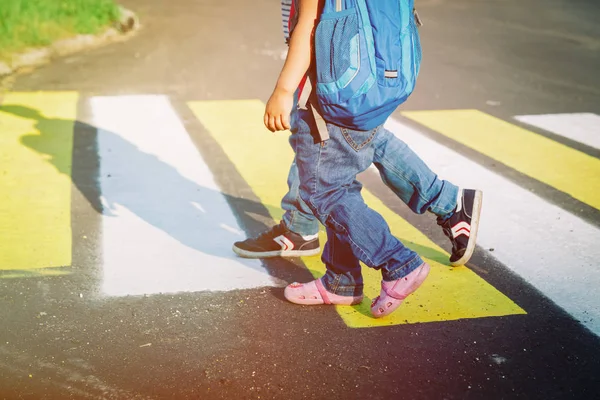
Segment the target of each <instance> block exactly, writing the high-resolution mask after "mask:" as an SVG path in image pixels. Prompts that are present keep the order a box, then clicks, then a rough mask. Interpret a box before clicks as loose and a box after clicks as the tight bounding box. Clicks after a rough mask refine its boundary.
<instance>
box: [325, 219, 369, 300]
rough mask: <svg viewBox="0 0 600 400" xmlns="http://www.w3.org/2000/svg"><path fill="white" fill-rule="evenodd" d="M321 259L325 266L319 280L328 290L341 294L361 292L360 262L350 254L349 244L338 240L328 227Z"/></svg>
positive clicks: (347, 294)
mask: <svg viewBox="0 0 600 400" xmlns="http://www.w3.org/2000/svg"><path fill="white" fill-rule="evenodd" d="M321 260H323V263H324V264H325V266H326V267H327V271H325V275H324V276H323V277H322V278H321V281H322V282H323V285H324V286H325V288H327V290H328V291H330V292H331V293H335V294H338V295H342V296H360V295H361V294H363V277H362V272H361V266H360V262H359V261H358V259H357V258H356V257H354V254H352V249H351V248H350V245H349V244H348V243H347V242H343V241H342V240H340V238H339V237H338V235H336V234H335V232H334V231H333V230H332V229H330V228H327V242H326V243H325V248H324V249H323V255H322V256H321Z"/></svg>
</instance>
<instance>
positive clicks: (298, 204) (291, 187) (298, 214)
mask: <svg viewBox="0 0 600 400" xmlns="http://www.w3.org/2000/svg"><path fill="white" fill-rule="evenodd" d="M287 184H288V192H287V193H286V194H285V196H283V199H282V200H281V208H283V209H284V210H285V213H284V214H283V218H282V220H283V223H284V224H285V226H286V227H287V229H289V230H290V231H292V232H295V233H297V234H299V235H302V236H310V235H315V234H317V233H318V232H319V222H318V221H317V219H316V218H315V216H314V215H313V213H312V210H311V209H310V208H309V207H308V206H307V205H306V203H305V202H304V201H303V200H302V199H301V198H300V178H299V177H298V167H297V166H296V159H295V158H294V161H292V165H291V166H290V172H289V174H288V180H287Z"/></svg>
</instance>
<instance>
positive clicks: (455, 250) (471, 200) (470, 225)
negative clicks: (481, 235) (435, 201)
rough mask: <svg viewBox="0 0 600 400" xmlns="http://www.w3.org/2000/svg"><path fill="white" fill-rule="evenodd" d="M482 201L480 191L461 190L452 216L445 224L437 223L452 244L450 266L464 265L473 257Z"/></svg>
mask: <svg viewBox="0 0 600 400" xmlns="http://www.w3.org/2000/svg"><path fill="white" fill-rule="evenodd" d="M482 200H483V192H482V191H481V190H473V189H463V190H462V192H461V193H460V198H459V199H458V205H457V206H456V210H455V211H454V214H452V216H451V217H450V218H448V219H447V220H446V221H445V222H439V221H438V225H440V226H441V227H442V230H443V231H444V234H446V236H448V238H449V239H450V241H451V242H452V255H451V256H450V264H451V265H454V266H457V265H465V264H466V263H467V262H468V261H469V259H470V258H471V256H472V255H473V251H474V250H475V242H476V241H477V230H478V229H479V214H480V212H481V201H482Z"/></svg>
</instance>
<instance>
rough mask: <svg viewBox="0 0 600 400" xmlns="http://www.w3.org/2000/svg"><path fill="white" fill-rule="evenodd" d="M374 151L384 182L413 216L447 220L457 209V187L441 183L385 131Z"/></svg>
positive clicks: (402, 143)
mask: <svg viewBox="0 0 600 400" xmlns="http://www.w3.org/2000/svg"><path fill="white" fill-rule="evenodd" d="M380 135H381V139H380V140H379V141H378V143H377V147H376V148H375V154H374V157H373V163H374V164H375V166H376V167H377V169H378V170H379V174H380V175H381V179H382V180H383V182H384V183H385V184H386V185H387V186H388V187H389V188H390V189H391V190H392V191H393V192H394V193H395V194H396V196H398V197H399V198H400V199H401V200H402V201H403V202H404V203H405V204H406V205H407V206H408V207H409V208H410V209H411V210H412V211H413V212H415V213H417V214H423V213H424V212H426V211H430V212H432V213H433V214H435V215H437V216H438V217H442V218H443V217H445V216H446V215H448V214H450V213H451V212H452V211H454V209H455V208H456V199H457V195H458V187H457V186H455V185H453V184H452V183H451V182H448V181H445V180H441V179H439V178H438V176H437V175H436V174H435V173H434V172H433V171H432V170H431V169H430V168H429V167H428V166H427V164H425V162H424V161H423V160H422V159H421V158H419V156H418V155H417V154H415V152H414V151H412V149H411V148H410V147H408V146H407V145H406V143H404V142H403V141H402V140H400V139H398V138H397V137H396V136H395V135H394V134H393V133H391V132H390V131H388V130H386V129H382V130H381V132H380Z"/></svg>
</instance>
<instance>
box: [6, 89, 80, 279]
mask: <svg viewBox="0 0 600 400" xmlns="http://www.w3.org/2000/svg"><path fill="white" fill-rule="evenodd" d="M77 100H78V94H77V93H75V92H39V93H8V94H7V95H5V96H4V99H3V101H2V110H1V111H0V243H1V244H0V248H1V251H0V271H15V270H21V271H26V272H29V273H31V272H32V271H38V272H37V274H42V275H60V274H63V273H64V271H63V270H61V268H60V267H64V266H69V265H71V182H70V175H71V154H72V151H71V149H72V147H73V125H74V121H75V119H76V115H77Z"/></svg>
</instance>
